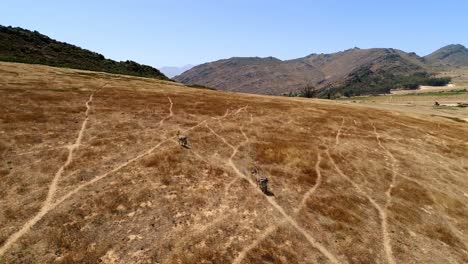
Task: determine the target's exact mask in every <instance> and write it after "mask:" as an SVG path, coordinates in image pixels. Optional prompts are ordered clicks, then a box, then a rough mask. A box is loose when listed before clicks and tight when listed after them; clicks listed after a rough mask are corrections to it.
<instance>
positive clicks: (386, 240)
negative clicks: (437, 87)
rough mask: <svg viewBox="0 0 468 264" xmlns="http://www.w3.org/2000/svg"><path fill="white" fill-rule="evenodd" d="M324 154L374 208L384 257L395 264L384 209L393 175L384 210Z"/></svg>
mask: <svg viewBox="0 0 468 264" xmlns="http://www.w3.org/2000/svg"><path fill="white" fill-rule="evenodd" d="M342 124H343V123H342ZM372 125H373V124H372ZM339 130H341V127H340V129H339ZM374 133H376V129H375V126H374ZM338 135H339V133H337V137H336V140H337V141H336V142H335V146H337V145H338V143H337V142H339V141H338V140H339V137H338ZM376 136H378V137H377V140H378V143H379V145H380V146H381V147H383V145H381V142H380V138H379V137H380V135H378V134H376ZM385 150H386V149H385ZM326 153H327V156H328V159H329V160H330V161H331V163H332V165H333V167H334V168H335V170H336V171H337V172H338V174H339V175H340V176H342V177H343V178H345V179H346V180H347V181H348V182H349V183H351V185H353V187H354V188H356V189H357V190H358V192H359V193H361V195H363V196H365V197H366V198H367V199H368V200H369V202H370V203H371V204H372V205H373V206H374V208H375V209H376V210H377V211H378V213H379V216H380V220H381V228H382V240H383V246H384V251H385V256H386V259H387V262H388V263H390V264H396V261H395V258H394V256H393V251H392V246H391V242H390V237H389V234H388V221H387V212H386V209H387V207H388V205H389V199H388V197H389V195H391V190H392V188H393V186H394V178H395V174H394V175H393V176H392V183H391V185H390V187H389V188H388V189H387V191H386V193H385V194H386V196H387V202H386V204H385V205H384V208H382V207H381V206H380V205H379V204H378V203H377V202H376V201H375V200H374V199H373V198H372V197H370V196H369V195H368V194H367V193H366V192H365V191H364V190H362V189H361V187H360V186H359V185H358V184H357V183H355V182H354V181H353V180H352V179H351V178H350V177H348V176H347V175H346V174H345V173H343V171H342V170H341V169H340V168H339V167H338V165H337V164H336V162H335V160H334V159H333V157H332V156H331V155H330V151H329V150H328V149H327V151H326ZM392 157H393V155H392ZM393 159H394V158H393ZM393 172H394V173H395V170H394V169H393Z"/></svg>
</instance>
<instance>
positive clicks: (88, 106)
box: [0, 90, 97, 257]
mask: <svg viewBox="0 0 468 264" xmlns="http://www.w3.org/2000/svg"><path fill="white" fill-rule="evenodd" d="M96 92H97V90H95V91H94V92H92V93H91V95H90V96H89V99H88V101H86V103H85V105H86V112H85V119H84V121H83V123H82V124H81V128H80V130H79V131H78V136H77V138H76V140H75V143H73V144H72V145H69V146H68V147H67V148H68V156H67V159H66V161H65V163H64V164H63V165H62V166H61V167H60V168H59V169H58V171H57V172H56V173H55V175H54V178H53V179H52V182H51V183H50V185H49V191H48V192H47V197H46V199H45V201H44V203H43V205H42V207H41V209H40V210H39V212H38V213H37V214H36V215H35V216H34V217H33V218H31V219H30V220H28V221H27V222H26V223H25V224H24V225H23V227H22V228H21V229H20V230H18V231H17V232H15V233H13V234H12V235H11V236H10V237H9V238H8V239H7V240H6V242H5V243H4V244H3V245H2V247H1V248H0V257H1V256H3V255H4V254H5V252H6V251H7V250H8V249H9V248H10V247H11V246H12V245H13V244H14V243H15V242H16V241H17V240H18V239H19V238H21V237H22V236H23V235H24V234H26V233H27V232H28V231H29V230H30V229H31V228H32V227H33V226H34V225H35V224H36V223H37V222H38V221H39V220H40V219H41V218H42V217H43V216H44V215H45V214H47V212H49V211H50V210H51V208H53V204H52V200H53V198H54V196H55V193H56V192H57V183H58V181H59V180H60V177H61V176H62V173H63V171H64V170H65V169H66V168H67V167H68V165H70V163H71V162H72V161H73V152H74V151H75V150H76V149H77V148H79V147H80V145H81V139H82V138H83V133H84V131H85V130H86V124H87V123H88V120H89V112H90V110H91V103H92V101H93V97H94V94H95V93H96Z"/></svg>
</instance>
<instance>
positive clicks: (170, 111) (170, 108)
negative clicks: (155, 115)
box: [158, 96, 174, 127]
mask: <svg viewBox="0 0 468 264" xmlns="http://www.w3.org/2000/svg"><path fill="white" fill-rule="evenodd" d="M167 99H168V100H169V103H170V105H169V115H168V116H166V117H165V118H163V119H161V121H159V125H158V126H159V127H161V126H162V125H163V124H164V121H166V120H167V119H169V118H171V117H172V116H173V115H174V112H172V106H173V105H174V104H173V103H172V100H171V98H170V97H169V96H168V97H167Z"/></svg>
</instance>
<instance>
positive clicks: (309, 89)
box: [301, 83, 318, 98]
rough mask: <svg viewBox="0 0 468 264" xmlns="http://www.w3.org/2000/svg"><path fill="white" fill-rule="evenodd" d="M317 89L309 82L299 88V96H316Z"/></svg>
mask: <svg viewBox="0 0 468 264" xmlns="http://www.w3.org/2000/svg"><path fill="white" fill-rule="evenodd" d="M317 94H318V90H317V88H315V86H313V85H311V84H310V83H309V84H307V85H306V86H304V88H302V90H301V96H302V97H305V98H314V97H317Z"/></svg>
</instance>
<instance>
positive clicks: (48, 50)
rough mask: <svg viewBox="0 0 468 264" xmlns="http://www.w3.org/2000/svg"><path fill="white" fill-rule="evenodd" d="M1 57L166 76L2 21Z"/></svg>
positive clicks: (12, 59) (81, 67)
mask: <svg viewBox="0 0 468 264" xmlns="http://www.w3.org/2000/svg"><path fill="white" fill-rule="evenodd" d="M0 61H13V62H24V63H34V64H44V65H49V66H57V67H66V68H74V69H82V70H90V71H102V72H109V73H118V74H125V75H134V76H141V77H149V78H155V79H161V80H167V79H168V78H167V77H166V76H164V74H162V73H161V72H160V71H159V70H157V69H155V68H153V67H151V66H147V65H141V64H138V63H136V62H134V61H121V62H117V61H113V60H110V59H106V58H105V57H104V56H103V55H101V54H98V53H95V52H92V51H89V50H85V49H82V48H80V47H77V46H74V45H71V44H68V43H64V42H59V41H56V40H54V39H51V38H49V37H47V36H45V35H42V34H40V33H39V32H37V31H34V32H33V31H29V30H26V29H22V28H18V27H16V28H14V27H5V26H1V25H0Z"/></svg>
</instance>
